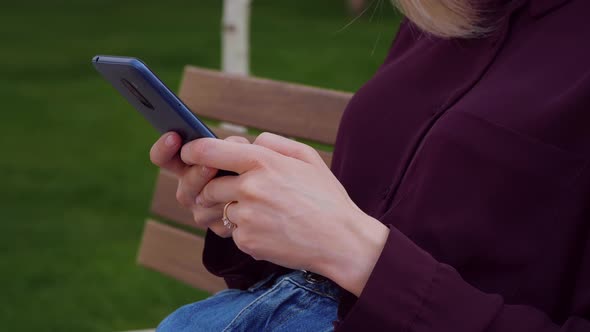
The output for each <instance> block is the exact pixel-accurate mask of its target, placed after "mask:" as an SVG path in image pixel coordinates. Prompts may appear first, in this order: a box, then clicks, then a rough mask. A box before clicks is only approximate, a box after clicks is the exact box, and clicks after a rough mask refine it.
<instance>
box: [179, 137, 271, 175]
mask: <svg viewBox="0 0 590 332" xmlns="http://www.w3.org/2000/svg"><path fill="white" fill-rule="evenodd" d="M269 152H270V150H268V151H267V149H265V148H263V147H261V146H256V145H251V144H243V143H237V142H230V141H223V140H220V139H215V138H200V139H197V140H194V141H192V142H189V143H187V144H185V145H184V146H183V147H182V150H180V158H181V159H182V161H183V162H184V163H186V164H188V165H205V166H208V167H212V168H217V169H223V170H226V171H233V172H236V173H238V174H242V173H245V172H247V171H249V170H251V169H254V168H257V167H260V166H261V165H262V164H264V163H266V162H268V161H269V160H270V159H271V158H272V154H270V153H269Z"/></svg>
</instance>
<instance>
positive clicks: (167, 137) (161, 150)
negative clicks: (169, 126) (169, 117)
mask: <svg viewBox="0 0 590 332" xmlns="http://www.w3.org/2000/svg"><path fill="white" fill-rule="evenodd" d="M181 144H182V139H181V138H180V136H179V135H178V134H177V133H174V132H169V133H166V134H164V135H162V137H160V139H158V140H157V141H156V143H154V145H153V146H152V148H151V150H150V160H151V161H152V163H154V164H155V165H156V166H158V167H161V168H163V169H166V170H169V171H171V172H172V173H174V174H176V175H177V176H180V175H182V173H183V172H184V170H185V169H186V165H185V164H184V163H183V162H182V160H180V156H179V155H178V150H179V149H180V145H181Z"/></svg>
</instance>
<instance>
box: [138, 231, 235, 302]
mask: <svg viewBox="0 0 590 332" xmlns="http://www.w3.org/2000/svg"><path fill="white" fill-rule="evenodd" d="M204 243H205V240H204V239H203V238H202V237H200V236H197V235H194V234H190V233H188V232H186V231H182V230H179V229H176V228H173V227H170V226H167V225H164V224H161V223H158V222H155V221H152V220H148V221H147V223H146V226H145V229H144V233H143V239H142V241H141V247H140V250H139V256H138V259H137V260H138V263H139V264H140V265H142V266H146V267H149V268H151V269H154V270H156V271H159V272H161V273H163V274H166V275H169V276H171V277H173V278H175V279H178V280H181V281H183V282H185V283H187V284H189V285H191V286H193V287H195V288H199V289H203V290H206V291H208V292H211V293H215V292H218V291H220V290H222V289H225V288H226V285H225V282H224V281H223V279H221V278H218V277H216V276H214V275H212V274H210V273H209V272H208V271H207V269H206V268H205V266H203V262H202V259H201V257H202V253H203V246H204Z"/></svg>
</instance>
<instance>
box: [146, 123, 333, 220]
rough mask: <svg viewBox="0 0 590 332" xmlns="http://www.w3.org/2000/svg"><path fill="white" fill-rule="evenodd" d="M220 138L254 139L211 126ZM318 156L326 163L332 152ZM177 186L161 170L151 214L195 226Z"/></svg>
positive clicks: (176, 181)
mask: <svg viewBox="0 0 590 332" xmlns="http://www.w3.org/2000/svg"><path fill="white" fill-rule="evenodd" d="M211 129H212V130H213V131H214V132H215V134H216V135H217V136H219V137H220V138H226V137H228V136H234V135H238V136H243V137H246V138H247V139H248V140H249V141H250V142H252V141H254V138H255V137H254V136H250V135H244V134H239V133H235V132H233V131H230V130H227V129H221V128H215V127H214V128H211ZM318 152H319V153H320V156H321V157H322V158H323V159H324V161H325V162H326V163H328V165H329V163H330V162H331V161H332V153H331V152H325V151H318ZM177 186H178V179H177V178H176V176H174V175H173V174H172V173H169V172H166V171H161V172H160V174H159V175H158V179H157V181H156V189H155V190H154V196H153V198H152V206H151V211H152V213H153V214H155V215H157V216H160V217H162V218H165V219H167V220H170V221H173V222H177V223H180V224H183V225H187V226H191V227H197V225H196V223H195V222H194V221H193V216H192V214H191V212H190V211H189V210H188V209H185V208H183V207H182V206H181V205H180V204H179V203H178V201H177V200H176V188H177Z"/></svg>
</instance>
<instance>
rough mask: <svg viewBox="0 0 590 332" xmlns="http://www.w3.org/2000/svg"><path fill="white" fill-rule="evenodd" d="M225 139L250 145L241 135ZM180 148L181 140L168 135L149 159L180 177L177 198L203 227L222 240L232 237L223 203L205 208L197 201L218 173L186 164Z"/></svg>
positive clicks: (163, 137) (152, 151) (151, 152)
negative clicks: (227, 225) (224, 223)
mask: <svg viewBox="0 0 590 332" xmlns="http://www.w3.org/2000/svg"><path fill="white" fill-rule="evenodd" d="M225 140H227V141H231V142H238V143H249V142H248V140H247V139H245V138H243V137H238V136H232V137H228V138H226V139H225ZM181 147H182V140H181V138H180V136H179V135H178V134H176V133H174V132H169V133H166V134H164V135H162V137H160V139H158V140H157V141H156V143H154V145H153V146H152V149H151V150H150V159H151V161H152V163H154V164H155V165H156V166H159V167H161V168H163V169H165V170H168V171H170V172H172V173H174V174H175V175H176V176H177V177H178V189H177V190H176V199H177V200H178V202H179V203H180V204H181V205H182V206H183V207H185V208H187V209H190V210H191V211H192V213H193V218H194V220H195V222H196V223H197V225H198V226H199V227H200V228H203V229H206V228H209V229H211V231H213V232H214V233H215V234H217V235H219V236H221V237H223V238H228V237H231V235H232V230H230V229H228V228H227V227H225V226H224V225H223V222H222V220H221V219H222V217H223V207H224V205H223V204H217V205H215V206H212V207H207V208H205V207H203V206H200V205H197V204H196V202H195V199H196V198H197V195H198V194H199V193H200V192H201V190H203V188H204V187H205V185H206V184H207V183H209V181H211V180H212V179H213V178H214V177H215V174H217V170H216V169H212V168H209V167H205V166H200V165H191V166H189V165H186V164H185V163H184V162H183V161H182V160H181V159H180V154H179V153H178V151H179V150H180V148H181Z"/></svg>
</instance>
